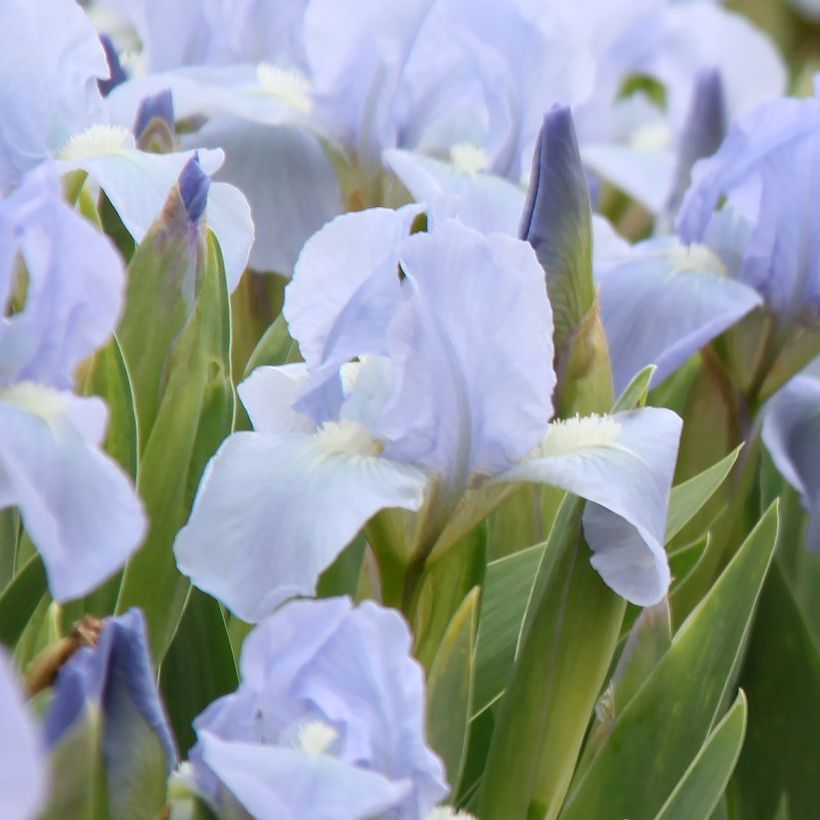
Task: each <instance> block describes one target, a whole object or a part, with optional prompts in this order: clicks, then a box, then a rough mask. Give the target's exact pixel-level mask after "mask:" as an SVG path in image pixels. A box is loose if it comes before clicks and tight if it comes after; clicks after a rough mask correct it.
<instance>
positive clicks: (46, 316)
mask: <svg viewBox="0 0 820 820" xmlns="http://www.w3.org/2000/svg"><path fill="white" fill-rule="evenodd" d="M61 193H62V192H61V188H60V185H59V181H58V180H57V178H56V176H55V175H54V174H53V171H51V169H49V168H47V167H43V168H40V169H37V170H35V171H34V172H32V173H31V174H30V175H29V176H28V177H26V179H25V180H24V182H23V184H22V186H21V187H20V188H19V189H18V190H17V191H16V192H15V193H14V194H12V196H11V197H9V198H8V199H7V200H5V201H0V304H2V305H4V306H5V312H4V315H3V316H2V317H0V438H2V440H3V447H2V449H0V507H8V506H18V507H19V508H20V512H21V514H22V518H23V523H24V525H25V528H26V531H27V532H28V534H29V535H30V536H31V538H32V540H33V542H34V544H35V545H36V546H37V548H38V550H39V551H40V554H41V556H42V558H43V561H44V563H45V566H46V571H47V573H48V579H49V588H50V589H51V592H52V595H53V596H54V598H55V599H56V600H60V601H63V600H67V599H71V598H76V597H78V596H80V595H84V594H86V593H88V592H90V591H91V590H92V589H94V588H95V587H96V586H97V585H99V584H100V583H101V582H102V581H103V580H104V579H105V578H107V577H108V576H109V575H111V573H113V572H114V571H116V570H117V569H119V568H120V567H121V566H122V565H123V564H124V563H125V561H126V559H127V558H128V556H129V555H130V554H131V553H132V552H133V551H134V550H135V549H136V548H137V546H139V544H140V541H141V539H142V536H143V533H144V531H145V518H144V516H143V512H142V505H141V504H140V502H139V500H138V499H137V497H136V495H135V494H134V489H133V487H132V486H131V484H130V482H129V480H128V479H127V477H126V476H125V474H124V473H123V472H122V470H121V469H120V468H119V467H118V466H117V465H116V464H115V463H114V462H113V461H111V460H110V459H109V458H108V457H107V456H105V455H104V454H103V453H102V451H101V450H100V444H101V442H102V440H103V438H104V434H105V428H106V420H107V410H106V407H105V405H104V404H103V402H102V401H101V400H100V399H98V398H94V397H89V398H81V397H79V396H76V395H74V394H73V393H72V392H71V387H72V385H73V373H74V370H75V368H76V367H77V365H78V364H79V363H80V362H81V361H82V360H83V359H84V358H86V357H87V356H89V355H90V354H91V353H93V352H94V351H95V350H96V349H97V348H99V347H100V346H101V345H103V344H104V343H105V342H106V341H107V340H108V339H109V337H110V336H111V333H112V332H113V330H114V327H115V324H116V322H117V319H118V317H119V312H120V308H121V305H122V298H123V287H124V271H123V267H122V262H121V261H120V258H119V255H118V254H117V252H116V250H115V249H114V247H113V246H112V244H111V243H110V242H109V240H108V239H107V238H106V237H104V236H102V235H100V234H99V233H98V232H97V231H95V230H94V228H92V226H91V225H90V224H89V223H88V222H86V220H85V219H83V218H82V217H80V216H78V215H77V214H76V213H74V212H73V211H72V210H71V209H70V208H69V207H68V206H67V205H66V204H65V203H64V202H63V200H62V195H61ZM21 265H24V266H25V267H24V268H23V267H21ZM22 294H25V298H24V299H22ZM100 498H105V500H106V503H105V504H100Z"/></svg>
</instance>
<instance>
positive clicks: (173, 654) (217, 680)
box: [160, 589, 239, 755]
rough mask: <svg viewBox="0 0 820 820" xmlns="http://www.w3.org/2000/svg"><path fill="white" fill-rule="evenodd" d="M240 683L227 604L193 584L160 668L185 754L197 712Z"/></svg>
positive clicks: (167, 703)
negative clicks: (223, 606) (229, 626)
mask: <svg viewBox="0 0 820 820" xmlns="http://www.w3.org/2000/svg"><path fill="white" fill-rule="evenodd" d="M203 647H207V651H205V652H203V651H202V650H203ZM238 683H239V673H238V672H237V669H236V661H235V660H234V655H233V649H232V648H231V641H230V638H229V637H228V628H227V625H226V624H225V616H224V614H223V612H222V607H221V606H220V605H219V603H218V602H217V601H215V600H214V599H213V598H211V596H210V595H206V594H205V593H204V592H200V590H198V589H192V590H191V597H190V599H189V600H188V605H187V606H186V607H185V613H184V614H183V616H182V620H181V621H180V623H179V628H178V629H177V632H176V635H175V636H174V640H173V642H172V643H171V647H170V649H169V650H168V653H167V654H166V656H165V659H164V660H163V662H162V667H161V669H160V690H161V692H162V698H163V701H164V702H165V706H166V709H167V711H168V718H169V719H170V721H171V726H172V728H173V730H174V735H175V736H176V739H177V744H178V746H179V749H180V752H181V753H182V754H183V755H184V754H185V753H186V752H187V751H188V749H190V748H191V746H193V744H194V741H195V740H196V736H195V734H194V730H193V727H192V725H191V724H192V722H193V720H194V718H195V717H196V716H197V715H198V714H199V713H200V712H202V711H203V710H204V709H205V707H206V706H207V705H208V704H209V703H211V702H212V701H214V700H216V699H217V698H218V697H221V696H222V695H226V694H228V693H229V692H233V690H234V689H236V687H237V685H238Z"/></svg>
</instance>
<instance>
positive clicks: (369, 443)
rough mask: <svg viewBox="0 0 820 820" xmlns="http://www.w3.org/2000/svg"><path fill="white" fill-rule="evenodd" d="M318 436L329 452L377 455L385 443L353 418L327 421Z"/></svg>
mask: <svg viewBox="0 0 820 820" xmlns="http://www.w3.org/2000/svg"><path fill="white" fill-rule="evenodd" d="M316 438H317V439H318V441H319V443H320V444H321V445H322V447H323V448H324V450H325V451H326V452H327V453H328V454H332V453H345V454H347V455H357V456H377V455H380V454H381V452H382V450H383V449H384V445H382V443H381V442H380V441H379V440H378V439H377V438H376V437H375V436H374V435H373V434H372V433H371V432H370V431H369V430H368V429H367V428H366V427H365V426H364V425H362V424H359V423H358V422H356V421H352V420H351V419H341V420H340V421H326V422H325V423H324V424H323V425H322V426H321V428H320V429H319V432H318V433H316Z"/></svg>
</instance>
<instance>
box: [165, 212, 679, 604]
mask: <svg viewBox="0 0 820 820" xmlns="http://www.w3.org/2000/svg"><path fill="white" fill-rule="evenodd" d="M419 210H420V209H419V207H417V206H407V207H405V208H403V209H401V210H399V211H391V210H385V209H373V210H369V211H363V212H358V213H354V214H348V215H345V216H341V217H338V218H337V219H335V220H334V221H333V222H331V223H329V224H328V225H327V226H325V227H324V228H323V229H322V230H321V231H319V232H318V233H317V234H316V235H315V236H314V237H312V238H311V240H309V242H308V243H307V245H306V246H305V249H304V250H303V252H302V254H301V256H300V258H299V262H298V264H297V268H296V272H295V276H294V279H293V281H292V282H291V284H290V285H289V287H288V289H287V291H286V299H285V308H284V313H285V316H286V318H287V319H288V322H289V324H290V329H291V333H292V334H293V336H294V338H296V339H297V341H298V342H299V345H300V349H301V351H302V355H303V357H304V359H305V363H304V364H300V365H286V366H284V367H279V368H275V367H265V368H260V369H259V370H257V371H255V372H254V373H253V374H252V375H251V377H250V378H248V379H247V380H246V381H245V382H243V384H241V385H240V387H239V394H240V397H241V399H242V401H243V403H244V405H245V407H246V409H247V410H248V413H249V415H250V418H251V420H252V422H253V424H254V428H255V432H247V433H238V434H235V435H233V436H230V437H229V438H228V439H227V440H226V441H225V443H224V444H223V445H222V447H221V448H220V450H219V451H218V453H217V454H216V456H215V457H214V458H213V459H212V461H211V462H210V464H209V466H208V467H207V468H206V472H205V475H204V477H203V480H202V483H201V485H200V488H199V491H198V493H197V497H196V500H195V502H194V507H193V511H192V514H191V518H190V520H189V521H188V524H187V525H186V526H185V527H184V528H183V529H182V530H181V532H180V533H179V535H178V537H177V541H176V545H175V552H176V556H177V561H178V564H179V566H180V569H181V570H182V571H183V572H184V573H186V574H187V575H189V576H190V577H191V579H192V580H193V582H194V583H195V584H196V585H197V586H199V587H201V588H202V589H204V590H206V591H208V592H210V593H211V594H213V595H214V596H216V597H217V598H219V599H220V600H222V601H223V602H224V603H225V604H226V605H227V606H229V607H230V608H231V609H232V610H233V611H234V612H236V613H237V614H238V615H240V616H241V617H243V618H245V619H247V620H258V619H260V618H262V617H264V616H265V615H266V614H267V613H269V612H270V611H272V610H273V609H274V608H275V607H276V606H277V605H278V604H279V603H281V602H282V601H283V600H284V599H286V598H288V597H290V596H293V595H308V594H311V593H312V592H313V591H314V590H315V583H316V579H317V577H318V575H319V573H320V572H321V571H322V570H323V569H324V568H326V567H327V566H328V565H329V564H330V563H331V562H332V561H333V559H334V558H335V557H336V556H337V555H338V554H339V552H340V551H341V550H342V549H343V547H344V546H345V545H346V544H347V543H349V542H350V540H351V539H352V538H353V537H354V536H355V534H356V533H357V532H358V530H359V529H360V528H361V527H362V526H364V524H365V523H366V522H367V521H368V520H369V518H370V517H371V516H373V515H374V514H375V513H377V512H378V511H379V510H382V509H385V508H402V509H406V510H412V511H417V510H420V509H422V508H423V507H424V510H425V512H424V519H425V520H426V521H427V522H428V527H430V526H432V527H433V529H434V530H436V531H440V530H441V529H442V528H443V527H444V526H445V524H446V523H447V521H448V520H449V519H450V518H451V517H452V516H455V518H456V519H458V520H460V521H461V523H462V526H463V528H465V529H469V528H470V526H472V525H473V524H475V523H478V521H480V520H481V519H482V518H483V517H484V516H486V515H487V514H488V512H489V510H490V508H491V507H489V506H487V504H488V502H486V499H485V500H484V502H482V498H483V496H481V493H482V492H483V491H487V492H488V493H492V491H493V490H498V489H499V488H500V487H501V486H502V485H506V484H508V483H510V482H526V481H535V482H544V483H549V484H555V485H557V486H560V487H563V488H564V489H567V490H569V491H570V492H573V493H576V494H578V495H581V496H583V497H585V498H587V499H589V500H590V501H592V502H594V503H592V504H589V505H588V507H587V511H586V516H585V527H586V534H587V539H588V541H589V543H590V546H591V547H592V549H593V550H594V552H595V554H594V556H593V558H592V562H593V564H594V566H595V567H596V568H597V569H598V571H599V572H600V573H601V574H602V576H603V577H604V579H605V580H606V581H607V583H609V584H610V585H611V586H612V587H613V588H614V589H615V590H616V591H617V592H619V593H620V594H622V595H624V596H625V597H627V598H629V599H630V600H633V601H635V602H637V603H640V604H648V603H652V602H655V601H657V600H659V599H660V598H661V597H662V596H663V595H664V594H665V592H666V589H667V587H668V583H669V568H668V565H667V561H666V555H665V553H664V550H663V534H664V526H665V518H666V509H667V503H668V494H669V488H670V484H671V479H672V472H673V469H674V463H675V457H676V452H677V444H678V436H679V432H680V419H679V418H678V417H677V416H676V415H675V414H674V413H671V412H670V411H668V410H664V409H655V408H647V409H643V410H636V411H630V412H626V413H619V414H616V415H614V416H612V417H590V418H582V419H577V418H576V419H570V420H568V421H566V422H558V423H554V424H549V423H548V422H549V419H550V418H551V417H552V415H553V408H552V401H551V394H552V390H553V388H554V385H555V374H554V373H553V370H552V361H553V349H552V317H551V310H550V305H549V302H548V299H547V293H546V286H545V282H544V271H543V269H542V268H541V265H540V264H539V262H538V260H537V259H536V257H535V254H534V252H533V250H532V248H531V247H530V246H529V245H528V244H527V243H525V242H522V241H519V240H517V239H514V238H512V237H509V236H505V235H502V234H489V235H484V234H481V233H479V232H477V231H475V230H472V229H470V228H468V227H465V226H464V225H462V224H460V223H458V222H456V221H454V220H449V219H443V220H436V222H435V225H434V227H433V230H432V231H431V232H430V233H420V234H412V235H410V225H411V223H412V221H413V219H414V218H415V217H416V215H417V214H418V212H419ZM465 493H467V496H469V498H468V497H467V496H465ZM476 494H477V496H478V498H476ZM482 503H483V504H484V505H483V506H482ZM430 522H432V523H430Z"/></svg>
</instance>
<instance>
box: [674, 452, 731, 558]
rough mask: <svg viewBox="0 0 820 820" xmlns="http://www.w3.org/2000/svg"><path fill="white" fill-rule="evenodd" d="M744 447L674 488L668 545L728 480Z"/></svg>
mask: <svg viewBox="0 0 820 820" xmlns="http://www.w3.org/2000/svg"><path fill="white" fill-rule="evenodd" d="M742 446H743V445H740V447H736V448H735V449H734V450H732V452H731V453H729V455H727V456H725V457H724V458H722V459H721V460H720V461H718V462H717V463H716V464H713V465H712V466H711V467H709V468H707V469H706V470H704V471H703V472H702V473H700V474H698V475H696V476H694V478H690V479H689V480H688V481H684V482H683V483H682V484H678V485H677V486H676V487H673V488H672V495H671V496H670V498H669V515H668V517H667V520H666V543H667V544H668V543H669V542H670V541H671V540H672V539H673V538H674V537H675V536H676V535H677V534H678V533H679V532H680V531H681V530H682V529H683V528H684V527H685V526H686V525H687V524H688V523H689V522H690V521H691V520H692V518H694V516H695V515H696V514H697V513H698V512H699V511H700V509H701V508H702V507H703V505H704V504H705V503H706V502H707V501H708V500H709V499H710V498H711V497H712V496H713V495H714V493H715V490H717V488H718V487H720V485H721V484H722V483H723V482H724V481H725V480H726V476H727V475H729V471H730V470H731V469H732V467H733V466H734V463H735V461H736V460H737V457H738V454H739V453H740V450H741V447H742Z"/></svg>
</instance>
